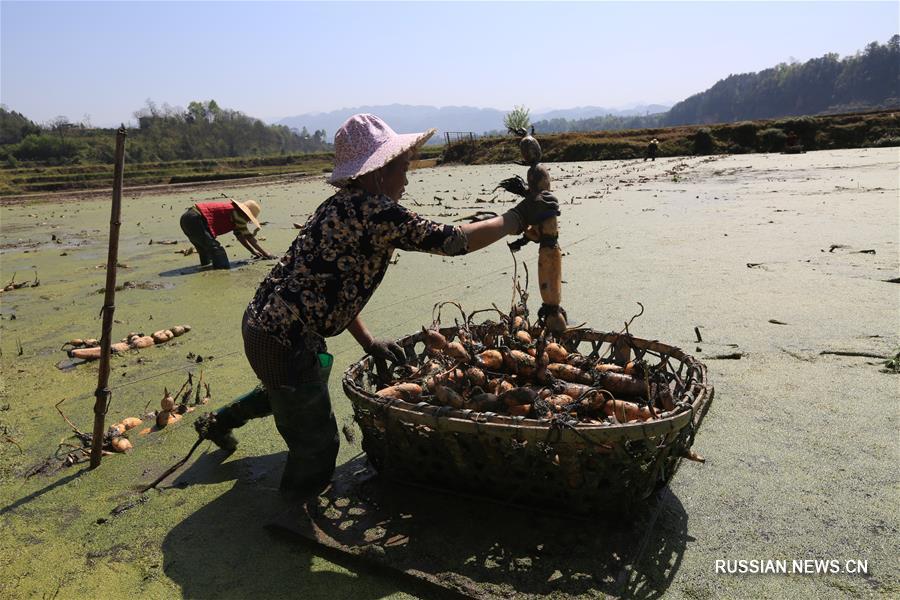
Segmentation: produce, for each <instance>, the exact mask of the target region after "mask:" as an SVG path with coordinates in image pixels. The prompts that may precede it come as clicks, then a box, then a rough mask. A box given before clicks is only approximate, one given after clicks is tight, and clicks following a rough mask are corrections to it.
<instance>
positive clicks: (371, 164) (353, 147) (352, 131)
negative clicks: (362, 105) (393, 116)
mask: <svg viewBox="0 0 900 600" xmlns="http://www.w3.org/2000/svg"><path fill="white" fill-rule="evenodd" d="M435 131H436V130H435V129H429V130H428V131H425V132H423V133H402V134H401V133H397V132H395V131H394V130H393V129H391V128H390V127H389V126H388V124H387V123H385V122H384V121H382V120H381V119H379V118H378V117H376V116H375V115H370V114H366V113H363V114H358V115H353V116H352V117H350V118H349V119H347V120H346V121H344V124H343V125H341V127H340V129H338V130H337V133H335V134H334V171H333V172H332V173H331V177H329V178H328V183H330V184H332V185H335V186H338V187H342V186H344V185H345V184H346V183H347V181H348V180H350V179H353V178H355V177H359V176H360V175H365V174H366V173H371V172H372V171H377V170H378V169H380V168H381V167H383V166H384V165H386V164H388V163H389V162H391V161H392V160H394V159H395V158H397V157H398V156H400V155H401V154H403V153H404V152H406V151H407V150H411V149H414V148H418V147H419V146H421V145H422V144H424V143H425V142H426V141H428V138H430V137H431V136H432V135H434V132H435Z"/></svg>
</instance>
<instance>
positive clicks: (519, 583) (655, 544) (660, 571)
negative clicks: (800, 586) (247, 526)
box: [275, 457, 690, 599]
mask: <svg viewBox="0 0 900 600" xmlns="http://www.w3.org/2000/svg"><path fill="white" fill-rule="evenodd" d="M687 521H688V517H687V514H686V513H685V511H684V507H683V506H682V504H681V502H680V501H679V500H678V498H677V497H676V496H675V495H674V494H672V493H671V491H670V490H669V489H668V488H664V489H663V490H661V491H660V492H659V493H658V494H657V495H656V496H655V497H653V498H652V499H651V500H650V501H649V502H648V503H647V504H646V505H644V506H643V507H641V509H640V510H638V511H636V512H635V513H634V514H632V515H631V516H625V515H619V514H616V513H614V512H611V511H606V512H604V511H602V510H599V511H598V512H597V514H596V516H592V517H589V518H587V519H574V518H571V515H566V514H565V512H564V509H563V508H562V507H560V510H559V511H553V510H552V509H551V510H546V509H537V508H535V509H526V508H514V507H511V506H508V505H503V504H499V503H492V502H485V501H481V500H478V499H474V498H471V497H463V496H456V495H452V494H446V493H441V492H435V491H430V490H425V489H421V488H416V487H408V486H402V485H397V484H386V483H385V482H383V481H382V480H380V479H379V478H378V477H377V476H376V475H375V474H374V472H373V471H372V470H371V468H369V467H368V466H367V464H366V462H365V458H364V457H361V458H357V459H355V460H353V461H350V462H349V463H346V464H345V465H343V466H342V467H340V468H339V469H338V473H337V475H336V478H335V484H334V485H333V487H332V488H331V489H330V490H329V491H328V492H327V493H326V494H324V495H323V496H321V497H320V498H319V499H318V504H317V505H312V506H309V507H307V508H306V509H305V510H298V508H297V507H293V508H292V509H290V510H288V511H287V512H286V513H284V514H283V515H281V516H280V517H279V518H278V519H277V521H276V524H275V526H276V527H277V528H278V529H280V530H282V531H283V532H285V533H287V534H289V535H292V536H293V538H294V539H295V540H296V541H298V542H303V543H304V545H306V546H307V547H321V546H324V547H327V548H330V549H331V550H332V551H333V553H334V556H337V558H334V557H333V556H332V555H329V558H330V559H331V560H335V561H336V562H338V563H340V564H344V565H345V566H347V567H348V568H351V569H352V568H355V565H360V564H375V565H380V566H381V567H382V568H385V569H391V570H393V572H396V573H397V574H398V575H402V574H406V576H409V577H414V578H416V579H418V580H420V581H422V582H424V583H427V584H428V585H430V586H432V588H441V589H444V590H448V591H450V592H451V593H454V594H460V595H464V596H467V597H476V598H510V597H516V598H542V597H546V596H548V595H550V596H553V597H559V598H595V597H605V596H607V595H610V596H616V597H627V598H642V599H652V598H659V597H661V596H662V595H663V594H664V593H665V591H666V590H667V589H668V587H669V586H670V585H671V583H672V581H673V580H674V577H675V574H676V573H677V571H678V569H679V567H680V565H681V562H682V558H683V554H684V551H685V546H686V543H687V541H688V540H689V539H690V538H689V536H688V534H687ZM317 545H318V546H317ZM429 596H430V595H429Z"/></svg>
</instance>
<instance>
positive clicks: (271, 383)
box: [198, 114, 559, 494]
mask: <svg viewBox="0 0 900 600" xmlns="http://www.w3.org/2000/svg"><path fill="white" fill-rule="evenodd" d="M434 131H435V130H434V129H432V130H430V131H427V132H424V133H418V134H403V135H401V134H397V133H395V132H394V131H393V130H392V129H391V128H390V127H389V126H388V125H387V124H386V123H385V122H384V121H382V120H381V119H379V118H378V117H376V116H374V115H369V114H359V115H354V116H353V117H350V118H349V119H348V120H347V121H346V122H345V123H344V124H343V125H342V126H341V128H340V129H339V130H338V132H337V134H336V135H335V142H334V145H335V167H334V171H333V173H332V175H331V178H330V179H329V182H330V183H331V184H333V185H335V186H336V187H337V188H338V191H337V193H336V194H334V195H333V196H332V197H330V198H329V199H327V200H326V201H325V202H323V203H322V204H321V205H320V206H319V208H318V209H316V211H315V212H314V213H313V215H312V216H311V217H310V218H309V220H308V221H307V222H306V224H305V225H304V226H303V228H302V229H301V230H300V232H299V234H298V235H297V238H296V239H295V240H294V242H293V243H292V244H291V246H290V248H288V250H287V253H286V254H285V255H284V256H283V257H282V258H281V260H280V261H279V263H278V265H277V266H275V268H273V269H272V271H271V272H270V273H269V275H268V276H267V277H266V278H265V280H263V282H262V283H261V284H260V286H259V288H258V289H257V291H256V295H255V296H254V297H253V299H252V300H251V301H250V304H249V306H248V307H247V310H246V311H245V313H244V319H243V325H242V333H243V337H244V349H245V353H246V355H247V360H248V361H249V362H250V366H251V367H252V368H253V370H254V372H255V373H256V375H257V377H259V379H260V381H261V382H262V387H260V388H257V389H256V390H254V391H252V392H250V393H248V394H246V395H245V396H243V397H242V398H239V399H238V400H236V401H235V402H233V403H231V404H230V405H228V406H226V407H224V408H223V409H220V410H219V411H217V412H216V413H214V414H213V415H211V416H209V417H207V418H206V419H203V420H199V421H198V430H199V431H200V432H201V435H204V436H205V437H207V438H209V439H211V440H212V441H214V442H216V443H217V444H218V445H219V446H221V447H223V448H225V449H227V450H233V449H234V448H235V447H236V445H237V440H236V439H235V438H234V436H233V434H232V433H231V430H232V429H233V428H235V427H239V426H241V425H243V424H244V423H245V422H246V421H247V419H249V418H254V417H260V416H265V415H268V414H272V415H273V416H274V417H275V425H276V427H277V428H278V431H279V433H281V435H282V437H283V438H284V439H285V441H286V442H287V445H288V449H289V453H288V462H287V466H286V467H285V471H284V475H283V477H282V481H281V487H282V489H286V490H294V491H299V492H301V493H303V494H306V493H316V492H318V491H320V490H321V489H322V488H323V487H324V486H325V485H327V483H328V482H329V480H330V478H331V475H332V473H333V471H334V466H335V460H336V457H337V451H338V435H337V425H336V423H335V419H334V414H333V413H332V411H331V403H330V399H329V397H328V385H327V381H328V375H329V372H330V369H331V355H329V354H328V353H327V351H326V345H325V338H328V337H332V336H335V335H338V334H339V333H341V332H342V331H344V330H345V329H347V330H349V331H350V333H351V334H352V335H353V337H354V339H356V341H357V342H359V344H360V346H362V348H363V350H364V351H365V352H367V353H368V354H371V355H372V356H374V357H376V358H381V359H386V360H390V361H402V360H403V352H402V349H401V348H400V346H399V345H397V344H396V343H395V342H392V341H389V340H379V339H376V338H375V337H373V336H372V334H371V333H369V330H368V329H367V328H366V326H365V324H364V323H363V322H362V320H360V318H359V313H360V312H361V311H362V309H363V307H364V306H365V305H366V303H367V302H368V301H369V299H370V298H371V297H372V294H373V293H374V292H375V290H376V289H377V287H378V285H379V284H380V283H381V280H382V278H383V277H384V273H385V271H386V270H387V267H388V264H389V262H390V258H391V255H392V254H393V252H394V249H401V250H409V251H416V252H429V253H432V254H441V255H446V256H456V255H461V254H465V253H467V252H473V251H475V250H480V249H481V248H484V247H485V246H488V245H489V244H492V243H494V242H496V241H498V240H500V239H502V238H503V237H504V236H507V235H513V234H518V233H521V232H522V231H523V230H524V228H525V227H526V226H528V225H532V224H537V223H539V222H541V221H542V220H543V219H545V218H547V217H548V216H551V215H558V214H559V211H558V203H557V201H556V199H555V198H554V197H553V196H552V195H551V194H550V193H548V192H545V193H544V194H542V195H541V196H537V197H530V198H528V199H526V200H523V201H522V202H520V203H519V204H518V205H517V206H516V207H514V208H512V209H511V210H509V211H508V212H506V213H505V214H503V215H501V216H498V217H494V218H492V219H488V220H485V221H480V222H477V223H471V224H466V225H462V226H451V225H444V224H442V223H437V222H434V221H430V220H428V219H424V218H422V217H420V216H419V215H417V214H416V213H414V212H412V211H410V210H408V209H407V208H405V207H403V206H402V205H400V204H399V203H398V201H399V200H400V198H401V197H402V195H403V192H404V190H405V188H406V184H407V183H408V181H407V179H406V172H407V170H408V168H409V163H410V159H411V158H412V156H413V154H414V152H415V151H416V150H417V149H418V148H419V147H420V146H421V145H422V144H424V143H425V141H426V140H427V139H428V138H429V137H431V135H432V134H433V133H434Z"/></svg>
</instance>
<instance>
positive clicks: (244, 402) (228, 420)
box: [198, 386, 272, 452]
mask: <svg viewBox="0 0 900 600" xmlns="http://www.w3.org/2000/svg"><path fill="white" fill-rule="evenodd" d="M270 414H272V408H271V406H270V405H269V393H268V392H267V391H266V390H265V389H264V388H262V387H259V386H257V387H256V388H254V389H252V390H251V391H249V392H247V393H246V394H244V395H243V396H240V397H238V398H237V399H236V400H234V401H233V402H231V403H230V404H228V405H227V406H223V407H222V408H220V409H219V410H217V411H216V412H214V413H212V414H211V415H209V417H211V418H208V422H206V423H204V426H205V430H206V431H205V434H201V435H204V437H205V438H206V439H208V440H210V441H212V442H213V443H215V444H216V445H217V446H219V447H220V448H222V449H223V450H227V451H229V452H233V451H234V450H235V449H236V448H237V438H235V437H234V434H233V433H232V430H233V429H235V428H237V427H242V426H244V425H245V424H246V423H247V421H249V420H250V419H257V418H259V417H266V416H269V415H270ZM201 418H204V417H201ZM198 431H199V429H198Z"/></svg>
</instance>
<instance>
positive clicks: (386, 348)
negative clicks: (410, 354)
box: [363, 340, 406, 363]
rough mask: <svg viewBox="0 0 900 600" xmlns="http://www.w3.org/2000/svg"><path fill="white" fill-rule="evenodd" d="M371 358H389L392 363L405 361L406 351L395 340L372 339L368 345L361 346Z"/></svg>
mask: <svg viewBox="0 0 900 600" xmlns="http://www.w3.org/2000/svg"><path fill="white" fill-rule="evenodd" d="M363 350H365V351H366V352H367V353H368V354H371V355H372V357H373V358H376V359H379V358H380V359H382V360H389V361H391V362H392V363H402V362H406V353H404V352H403V348H402V347H401V346H400V344H398V343H397V342H392V341H390V340H372V342H371V343H370V344H369V345H368V347H366V348H363Z"/></svg>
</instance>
